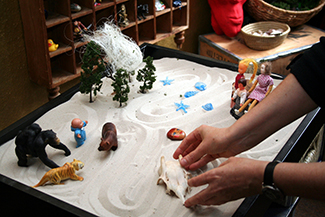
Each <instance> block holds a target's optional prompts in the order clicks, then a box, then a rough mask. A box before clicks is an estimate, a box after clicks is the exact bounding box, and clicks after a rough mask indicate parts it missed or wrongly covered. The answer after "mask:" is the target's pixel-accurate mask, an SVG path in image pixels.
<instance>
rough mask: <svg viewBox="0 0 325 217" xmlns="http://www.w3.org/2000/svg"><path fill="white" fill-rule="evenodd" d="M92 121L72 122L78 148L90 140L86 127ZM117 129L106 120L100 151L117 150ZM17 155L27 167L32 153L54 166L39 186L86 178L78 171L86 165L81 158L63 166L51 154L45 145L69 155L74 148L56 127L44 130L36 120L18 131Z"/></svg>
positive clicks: (46, 163)
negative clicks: (67, 144) (57, 134)
mask: <svg viewBox="0 0 325 217" xmlns="http://www.w3.org/2000/svg"><path fill="white" fill-rule="evenodd" d="M87 124H88V121H82V120H81V119H79V118H75V119H73V120H72V121H71V130H72V131H73V132H74V138H75V140H76V142H77V146H76V147H77V148H78V147H80V146H82V145H83V144H84V142H85V140H86V132H85V130H84V127H85V126H86V125H87ZM116 134H117V132H116V127H115V125H114V124H113V123H110V122H108V123H105V124H104V126H103V129H102V138H101V142H100V144H99V148H98V150H99V151H108V150H113V151H115V150H116V149H117V146H118V143H117V135H116ZM15 143H16V148H15V152H16V156H17V157H18V165H19V166H21V167H27V166H28V165H27V159H28V157H29V156H31V157H38V158H39V159H40V160H41V161H42V162H43V163H44V164H45V165H46V166H48V167H50V168H52V169H51V170H50V171H48V172H47V173H46V174H45V175H44V176H43V178H42V180H41V181H40V182H39V183H38V184H37V185H35V186H34V187H38V186H40V185H44V184H45V183H46V182H51V183H54V184H61V180H65V179H68V178H71V179H73V180H79V181H82V180H83V178H82V177H79V176H77V175H76V174H75V171H76V170H79V169H82V168H83V166H84V164H83V163H82V162H81V161H79V160H74V161H73V162H71V163H66V164H64V165H63V166H62V167H59V166H58V165H57V164H56V163H54V162H53V161H52V160H50V159H49V158H48V157H47V154H46V151H45V148H46V146H47V145H50V146H51V147H52V148H55V149H60V150H63V151H64V152H65V156H69V155H70V154H71V152H70V150H69V149H68V148H67V146H65V145H64V144H63V143H61V142H60V140H59V139H58V137H57V136H56V133H55V132H53V131H52V130H43V131H42V128H41V127H40V126H39V125H38V124H36V123H33V124H31V125H29V126H27V127H26V128H25V129H23V130H21V131H19V132H18V134H17V136H16V139H15Z"/></svg>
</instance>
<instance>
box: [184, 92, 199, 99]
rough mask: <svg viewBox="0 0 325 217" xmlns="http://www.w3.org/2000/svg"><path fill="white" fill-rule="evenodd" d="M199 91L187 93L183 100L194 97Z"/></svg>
mask: <svg viewBox="0 0 325 217" xmlns="http://www.w3.org/2000/svg"><path fill="white" fill-rule="evenodd" d="M198 92H199V91H187V92H186V93H185V94H184V96H185V98H189V97H191V96H194V95H195V94H197V93H198Z"/></svg>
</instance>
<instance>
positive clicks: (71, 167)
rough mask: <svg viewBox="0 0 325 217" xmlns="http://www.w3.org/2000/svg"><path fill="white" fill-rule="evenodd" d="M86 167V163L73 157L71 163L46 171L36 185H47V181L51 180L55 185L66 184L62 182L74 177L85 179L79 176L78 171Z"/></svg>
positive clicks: (75, 178)
mask: <svg viewBox="0 0 325 217" xmlns="http://www.w3.org/2000/svg"><path fill="white" fill-rule="evenodd" d="M83 167H84V163H83V162H81V161H80V160H76V159H73V161H72V162H71V163H69V162H68V163H65V164H64V165H63V166H62V167H58V168H54V169H51V170H49V171H48V172H46V173H45V175H44V176H43V178H42V179H41V181H40V182H39V183H38V184H36V185H34V186H33V187H34V188H36V187H38V186H42V185H45V184H46V183H47V182H51V183H53V184H55V185H60V184H64V183H61V181H62V180H66V179H69V178H70V179H72V180H79V181H82V180H84V178H83V177H81V176H78V175H77V174H76V171H78V170H80V169H82V168H83Z"/></svg>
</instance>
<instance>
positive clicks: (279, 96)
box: [228, 74, 317, 154]
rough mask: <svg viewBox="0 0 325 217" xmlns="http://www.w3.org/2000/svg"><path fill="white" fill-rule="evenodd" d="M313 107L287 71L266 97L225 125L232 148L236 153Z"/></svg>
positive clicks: (313, 104)
mask: <svg viewBox="0 0 325 217" xmlns="http://www.w3.org/2000/svg"><path fill="white" fill-rule="evenodd" d="M316 107H317V105H316V104H315V103H314V101H312V99H311V98H310V97H309V96H308V94H307V93H306V92H305V91H304V89H303V88H302V87H301V86H300V84H299V83H298V81H297V80H296V78H295V77H294V76H293V75H292V74H289V75H288V76H287V78H286V79H285V80H284V81H283V82H281V83H280V85H279V86H278V87H277V88H275V89H274V90H273V92H272V93H270V94H269V96H268V97H267V98H265V99H264V100H263V101H261V102H260V103H259V104H258V105H257V106H255V107H254V108H253V109H252V110H250V111H249V112H248V113H247V114H245V115H244V116H243V117H241V118H240V119H239V120H238V121H236V122H235V123H234V124H233V125H232V126H231V127H229V129H228V138H229V141H230V147H231V149H232V152H234V153H237V154H238V153H241V152H243V151H245V150H248V149H250V148H252V147H254V146H255V145H257V144H258V143H259V142H261V141H262V140H264V139H265V138H267V137H268V136H269V135H271V134H273V133H274V132H276V131H277V130H279V129H280V128H282V127H283V126H285V125H287V124H289V123H291V122H292V121H294V120H296V119H297V118H299V117H301V116H302V115H304V114H306V113H308V112H310V111H312V110H313V109H315V108H316Z"/></svg>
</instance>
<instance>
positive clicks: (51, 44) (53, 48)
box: [47, 39, 59, 51]
mask: <svg viewBox="0 0 325 217" xmlns="http://www.w3.org/2000/svg"><path fill="white" fill-rule="evenodd" d="M47 43H48V45H49V51H56V50H57V49H58V47H59V45H58V44H55V43H54V42H53V40H52V39H48V40H47Z"/></svg>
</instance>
